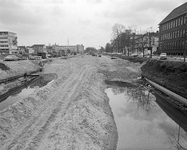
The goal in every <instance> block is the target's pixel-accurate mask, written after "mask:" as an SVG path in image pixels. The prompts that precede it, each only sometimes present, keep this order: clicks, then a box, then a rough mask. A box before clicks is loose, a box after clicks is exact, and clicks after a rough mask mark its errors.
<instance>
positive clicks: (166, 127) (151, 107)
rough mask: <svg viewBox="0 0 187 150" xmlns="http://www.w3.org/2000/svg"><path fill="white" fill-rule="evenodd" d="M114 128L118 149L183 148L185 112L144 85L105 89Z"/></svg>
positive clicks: (186, 125)
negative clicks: (114, 124) (114, 123)
mask: <svg viewBox="0 0 187 150" xmlns="http://www.w3.org/2000/svg"><path fill="white" fill-rule="evenodd" d="M106 93H107V95H108V97H109V99H110V106H111V108H112V111H113V114H114V119H115V122H116V125H117V129H118V135H119V140H118V146H117V149H118V150H169V149H171V150H179V149H180V150H184V149H187V133H186V131H187V116H186V115H185V114H184V113H182V112H181V111H179V110H177V109H176V108H175V107H173V106H171V105H170V104H169V103H167V102H166V101H165V100H164V99H163V98H161V97H159V96H157V95H156V96H154V95H152V94H151V93H150V92H148V89H147V88H144V87H142V86H141V87H136V88H133V87H132V88H130V87H128V88H127V87H126V88H122V87H115V86H113V87H112V88H108V89H106Z"/></svg>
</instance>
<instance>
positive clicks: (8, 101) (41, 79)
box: [0, 73, 57, 111]
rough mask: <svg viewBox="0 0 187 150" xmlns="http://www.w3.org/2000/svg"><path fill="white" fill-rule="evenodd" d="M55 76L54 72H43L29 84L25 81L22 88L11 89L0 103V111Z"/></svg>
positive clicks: (50, 80)
mask: <svg viewBox="0 0 187 150" xmlns="http://www.w3.org/2000/svg"><path fill="white" fill-rule="evenodd" d="M56 78H57V75H56V74H52V73H51V74H43V75H41V76H39V77H38V78H36V79H35V80H33V82H31V83H30V84H27V83H25V85H24V86H23V88H22V89H19V90H15V91H13V92H12V94H10V95H9V96H8V97H6V99H4V100H3V101H2V102H1V103H0V111H2V110H3V109H5V108H6V107H8V106H9V105H12V104H14V103H15V102H17V101H19V100H21V99H24V98H26V97H28V95H29V94H31V93H33V92H34V91H35V90H36V89H39V88H41V87H43V86H45V85H47V84H48V83H49V82H52V81H53V80H54V79H56Z"/></svg>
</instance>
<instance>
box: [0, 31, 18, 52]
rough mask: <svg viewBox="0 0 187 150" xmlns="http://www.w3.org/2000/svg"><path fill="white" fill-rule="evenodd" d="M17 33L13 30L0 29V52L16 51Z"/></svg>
mask: <svg viewBox="0 0 187 150" xmlns="http://www.w3.org/2000/svg"><path fill="white" fill-rule="evenodd" d="M17 49H18V48H17V35H16V33H13V32H8V31H0V53H1V54H12V53H17Z"/></svg>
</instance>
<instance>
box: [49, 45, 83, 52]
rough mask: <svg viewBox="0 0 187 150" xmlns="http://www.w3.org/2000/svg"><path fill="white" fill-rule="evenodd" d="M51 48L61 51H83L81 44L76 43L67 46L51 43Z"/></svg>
mask: <svg viewBox="0 0 187 150" xmlns="http://www.w3.org/2000/svg"><path fill="white" fill-rule="evenodd" d="M52 49H53V50H54V51H55V52H63V53H71V54H73V53H83V51H84V46H83V45H82V44H81V45H79V44H77V45H67V46H60V45H56V44H55V45H53V46H52Z"/></svg>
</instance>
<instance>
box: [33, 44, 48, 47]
mask: <svg viewBox="0 0 187 150" xmlns="http://www.w3.org/2000/svg"><path fill="white" fill-rule="evenodd" d="M41 46H45V44H34V45H33V46H31V47H41Z"/></svg>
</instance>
